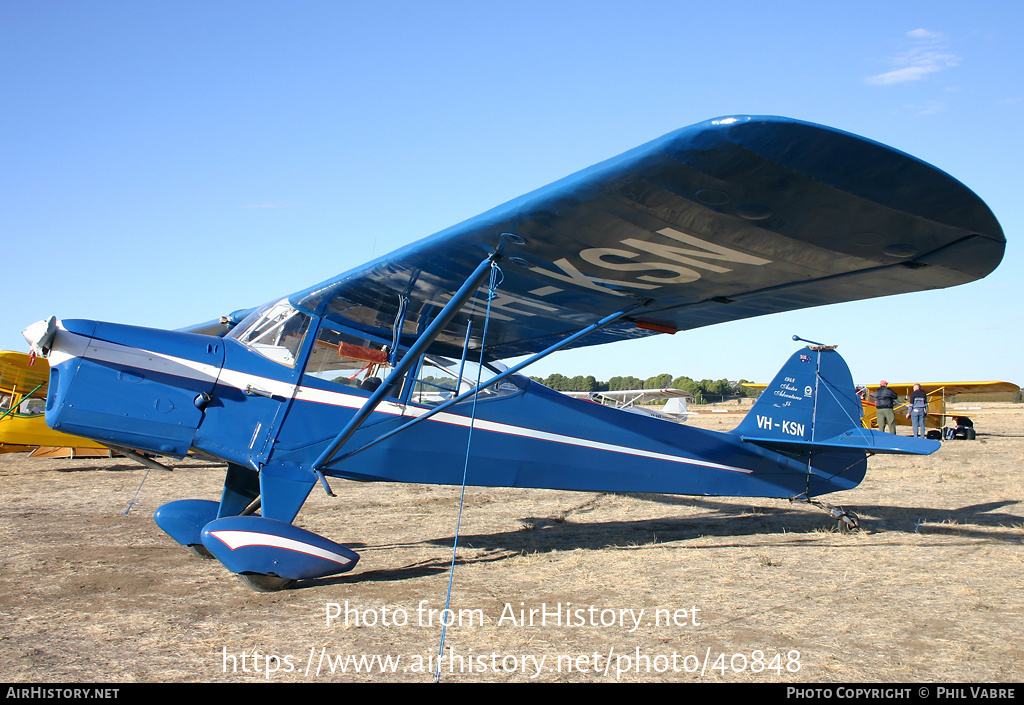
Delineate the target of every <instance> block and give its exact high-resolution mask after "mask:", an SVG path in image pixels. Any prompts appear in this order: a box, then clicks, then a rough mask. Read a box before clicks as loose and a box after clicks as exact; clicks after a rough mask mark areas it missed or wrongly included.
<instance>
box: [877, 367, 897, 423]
mask: <svg viewBox="0 0 1024 705" xmlns="http://www.w3.org/2000/svg"><path fill="white" fill-rule="evenodd" d="M878 385H879V386H878V391H876V392H875V408H876V409H877V414H876V416H875V417H876V418H877V419H878V430H879V431H887V432H889V433H896V412H895V411H893V408H894V407H895V406H896V402H897V401H899V395H897V394H896V392H894V391H892V390H891V389H889V386H888V385H889V383H888V382H886V381H885V380H884V379H883V380H882V381H881V382H879V383H878ZM890 428H891V429H892V430H891V431H890V430H889V429H890Z"/></svg>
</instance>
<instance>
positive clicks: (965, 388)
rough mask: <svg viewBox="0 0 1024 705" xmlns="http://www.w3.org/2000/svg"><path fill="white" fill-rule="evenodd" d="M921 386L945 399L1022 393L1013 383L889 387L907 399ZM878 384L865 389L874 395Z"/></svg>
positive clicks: (896, 385) (925, 391)
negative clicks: (961, 396)
mask: <svg viewBox="0 0 1024 705" xmlns="http://www.w3.org/2000/svg"><path fill="white" fill-rule="evenodd" d="M915 384H920V385H921V391H923V392H924V393H925V394H927V395H929V396H931V395H933V394H939V395H941V396H943V397H952V396H955V395H957V394H1003V393H1006V392H1010V393H1011V394H1012V393H1013V392H1018V391H1020V386H1019V385H1016V384H1014V383H1012V382H997V381H988V382H895V383H894V382H890V383H889V384H888V385H887V386H888V387H889V389H891V390H893V391H894V392H896V393H897V394H899V395H900V396H901V397H906V396H907V395H908V394H910V392H912V391H913V389H914V385H915ZM878 386H879V385H877V384H865V385H864V387H865V388H866V389H867V390H868V391H869V392H870V393H871V394H874V393H875V391H877V390H878Z"/></svg>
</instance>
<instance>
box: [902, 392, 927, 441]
mask: <svg viewBox="0 0 1024 705" xmlns="http://www.w3.org/2000/svg"><path fill="white" fill-rule="evenodd" d="M907 403H908V404H909V405H910V409H909V411H907V418H908V419H910V427H911V429H913V436H914V438H924V434H925V429H924V420H925V417H926V416H928V395H927V394H925V393H924V391H923V390H922V389H921V385H920V384H915V385H914V391H912V392H911V393H910V396H909V397H907Z"/></svg>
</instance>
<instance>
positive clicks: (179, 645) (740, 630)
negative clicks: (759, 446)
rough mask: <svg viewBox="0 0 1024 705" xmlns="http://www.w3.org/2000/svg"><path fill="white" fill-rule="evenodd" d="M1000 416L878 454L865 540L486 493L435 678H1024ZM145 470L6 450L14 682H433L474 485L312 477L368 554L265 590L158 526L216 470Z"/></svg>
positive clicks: (723, 515) (320, 519) (309, 509)
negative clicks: (969, 429) (957, 437)
mask: <svg viewBox="0 0 1024 705" xmlns="http://www.w3.org/2000/svg"><path fill="white" fill-rule="evenodd" d="M980 406H983V407H984V408H983V409H982V411H978V412H973V413H975V414H976V424H977V427H978V430H979V435H978V440H977V441H974V442H971V441H950V442H946V443H945V444H944V445H943V448H942V449H941V450H940V451H938V452H937V453H936V454H935V455H932V456H929V457H923V458H916V457H915V458H911V457H896V456H880V457H877V458H872V459H871V461H870V468H869V471H868V476H867V479H866V480H865V481H864V483H863V484H862V485H861V487H859V488H857V489H856V490H853V491H851V492H847V493H843V494H842V495H838V496H835V497H834V498H833V499H834V501H836V502H842V503H843V504H844V505H845V506H848V507H852V508H855V509H856V511H857V512H858V513H859V515H860V516H861V517H862V519H863V520H864V528H865V530H863V531H861V532H859V533H855V534H840V533H838V532H836V531H835V530H834V523H833V521H832V520H831V519H830V518H829V517H828V516H827V515H826V514H825V513H823V512H821V511H820V510H818V509H815V508H813V507H808V506H806V505H795V504H794V505H790V504H788V503H787V502H785V501H774V500H765V501H761V500H745V499H704V498H691V497H674V496H665V495H631V494H594V493H566V492H549V491H539V490H503V489H478V488H470V489H468V490H467V492H466V502H465V509H464V513H463V517H462V527H461V532H460V534H461V539H460V548H459V553H458V560H457V561H456V566H455V573H454V583H453V588H452V602H451V608H452V609H453V610H454V611H455V613H456V614H457V615H458V616H459V618H457V619H456V620H455V623H453V625H452V626H451V627H449V628H448V630H447V633H446V636H445V645H444V653H445V656H446V659H448V660H447V661H445V662H444V667H443V669H442V674H441V679H442V680H443V681H528V680H531V679H532V680H537V681H613V680H622V681H650V680H665V681H675V682H762V681H774V682H778V681H794V682H796V681H800V682H808V681H816V682H830V681H832V682H836V681H840V682H848V681H871V682H896V681H933V682H959V681H971V682H984V681H1003V682H1005V681H1021V680H1022V679H1024V642H1022V640H1021V637H1020V635H1021V633H1022V631H1024V616H1022V615H1024V590H1022V588H1024V503H1022V500H1024V481H1022V475H1021V467H1022V464H1024V407H1022V406H1021V405H1014V404H989V405H980ZM740 418H741V417H740V416H736V415H707V416H702V417H698V418H697V419H696V420H694V421H691V423H695V424H697V425H701V426H704V427H710V428H715V429H717V430H726V429H728V428H731V427H732V426H734V425H735V424H736V423H738V421H739V419H740ZM146 473H147V470H146V469H145V468H142V467H140V466H136V465H134V464H132V463H131V462H129V461H127V460H122V459H109V460H106V459H105V460H49V459H31V458H27V457H25V456H22V455H5V456H0V491H2V497H3V503H2V506H0V538H2V540H3V543H4V546H5V547H6V550H5V551H4V554H3V557H2V559H0V587H2V589H0V681H7V682H11V681H25V682H90V681H91V682H152V681H157V682H178V681H202V682H211V681H219V682H244V681H267V680H270V681H272V682H281V681H284V682H291V681H308V682H313V681H321V682H342V681H419V682H429V681H430V680H432V674H433V670H434V669H433V666H432V665H431V663H432V660H433V659H434V658H436V654H437V652H438V648H439V644H440V641H441V636H442V635H441V629H440V627H439V622H440V610H441V609H442V608H443V607H444V601H445V595H446V592H447V589H448V580H449V562H450V560H451V545H452V537H453V536H454V534H455V524H456V518H457V508H458V503H459V489H458V488H451V487H427V486H406V485H381V484H373V485H367V484H355V483H343V482H335V483H334V489H335V491H336V492H337V494H338V495H339V496H338V497H337V498H333V499H332V498H329V497H326V496H325V495H324V493H323V492H322V491H321V490H320V489H319V488H315V489H314V491H313V494H312V495H311V496H310V499H309V501H308V502H307V504H306V506H305V507H304V508H303V511H302V512H301V513H300V515H299V518H298V521H297V523H298V524H300V525H302V526H304V527H306V528H309V529H311V530H313V531H316V532H318V533H321V534H323V535H325V536H327V537H330V538H332V539H334V540H337V541H339V542H342V543H346V544H347V545H349V546H351V547H352V548H354V549H355V550H356V551H358V552H360V554H361V555H362V559H361V561H360V563H359V565H358V566H357V567H356V569H355V570H354V571H353V572H352V573H350V574H346V575H344V576H340V577H335V578H329V579H324V580H318V581H309V582H305V583H300V584H298V585H297V586H296V588H294V589H291V590H287V591H284V592H279V593H274V594H256V593H253V592H251V591H249V590H248V589H247V588H246V587H244V586H243V585H242V583H241V582H240V581H239V580H238V579H237V578H236V577H234V576H232V575H230V574H229V573H228V572H227V571H226V570H225V569H224V568H223V567H222V566H221V565H220V564H219V563H218V562H216V561H204V560H199V559H196V558H193V557H191V556H190V555H189V554H188V552H187V551H186V550H185V549H183V548H181V547H179V546H177V545H176V544H175V543H174V542H173V541H172V540H171V539H169V538H168V537H167V536H165V535H164V534H163V533H162V532H161V531H160V529H158V528H157V526H156V525H155V524H154V523H153V519H152V514H153V511H154V510H155V509H156V508H157V507H158V506H160V505H161V504H163V503H164V502H167V501H171V500H174V499H181V498H186V497H197V498H210V499H216V498H218V497H219V493H220V486H221V482H222V479H223V475H222V470H221V468H219V467H217V466H215V465H212V464H210V463H206V462H202V461H183V462H179V463H178V469H177V470H176V471H175V472H173V473H158V472H157V471H150V472H149V476H148V478H146V481H145V483H144V484H143V485H142V489H141V492H139V494H138V502H137V504H135V505H134V506H133V508H132V509H131V511H130V512H128V513H127V514H126V513H125V510H126V508H127V507H128V505H129V503H130V502H131V501H132V499H133V497H135V495H136V492H137V490H138V489H139V485H140V483H141V482H142V480H143V477H144V476H145V475H146ZM333 605H337V607H334V606H333ZM346 607H347V611H346ZM332 610H333V611H334V612H335V613H339V614H338V616H337V618H336V619H334V620H333V621H331V622H330V623H328V620H327V616H328V614H329V613H331V612H332ZM520 610H525V613H524V612H521V611H520ZM531 610H535V611H537V610H546V615H545V614H544V613H543V612H534V615H533V618H532V620H531V617H530V611H531ZM641 610H643V612H641ZM346 615H347V621H348V623H347V624H346ZM521 617H523V618H522V619H521ZM559 617H560V618H561V623H559V621H558V620H559ZM567 617H568V619H567ZM385 621H386V622H387V624H384V622H385ZM567 622H568V623H567ZM384 659H390V660H388V661H385V660H384Z"/></svg>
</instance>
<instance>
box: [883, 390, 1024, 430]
mask: <svg viewBox="0 0 1024 705" xmlns="http://www.w3.org/2000/svg"><path fill="white" fill-rule="evenodd" d="M915 384H920V385H921V391H923V392H924V393H925V394H926V395H928V414H927V415H926V416H925V419H924V424H925V426H926V427H928V428H941V427H942V426H944V425H945V424H946V420H947V419H948V418H951V417H953V418H955V417H961V416H969V415H968V414H963V413H959V414H949V413H947V409H946V402H947V400H948V398H949V397H952V396H955V395H957V394H979V395H981V394H1005V393H1007V392H1010V393H1013V392H1018V391H1020V387H1019V386H1018V385H1016V384H1013V383H1012V382H1000V381H982V382H927V383H925V382H921V383H918V382H895V383H892V382H891V383H889V384H888V385H887V386H888V387H889V389H891V390H893V391H894V392H896V394H898V395H899V396H900V397H901V398H903V399H906V398H907V395H909V394H910V392H911V391H913V389H914V385H915ZM879 386H880V385H877V384H866V385H864V388H865V389H866V390H867V395H868V396H867V398H866V399H863V406H864V427H865V428H877V426H878V419H877V410H876V409H875V404H874V402H873V401H872V399H873V395H874V393H875V392H876V391H877V390H878V388H879ZM895 412H896V425H897V426H910V425H911V423H910V419H909V418H908V417H907V405H906V404H905V403H904V404H902V405H899V406H897V407H896V408H895Z"/></svg>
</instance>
